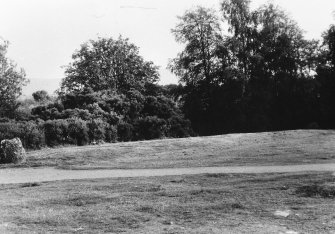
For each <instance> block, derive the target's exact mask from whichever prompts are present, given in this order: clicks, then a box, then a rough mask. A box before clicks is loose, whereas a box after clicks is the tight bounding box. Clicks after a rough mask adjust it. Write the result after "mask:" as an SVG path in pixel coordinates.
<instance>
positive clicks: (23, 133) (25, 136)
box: [0, 121, 45, 149]
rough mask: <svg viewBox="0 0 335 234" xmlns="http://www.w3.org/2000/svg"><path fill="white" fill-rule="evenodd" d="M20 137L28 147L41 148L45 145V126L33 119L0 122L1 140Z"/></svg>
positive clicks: (24, 145) (25, 146)
mask: <svg viewBox="0 0 335 234" xmlns="http://www.w3.org/2000/svg"><path fill="white" fill-rule="evenodd" d="M15 137H18V138H20V140H21V141H22V145H23V147H24V148H27V149H40V148H41V147H43V146H44V145H45V137H44V131H43V127H42V126H40V125H38V124H37V123H35V122H33V121H29V122H7V123H0V141H2V140H4V139H13V138H15Z"/></svg>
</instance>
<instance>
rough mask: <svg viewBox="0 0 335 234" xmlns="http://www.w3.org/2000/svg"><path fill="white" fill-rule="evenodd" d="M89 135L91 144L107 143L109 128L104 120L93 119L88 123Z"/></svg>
mask: <svg viewBox="0 0 335 234" xmlns="http://www.w3.org/2000/svg"><path fill="white" fill-rule="evenodd" d="M87 127H88V135H89V138H90V141H91V142H100V141H105V138H106V137H105V133H106V129H107V128H108V127H109V126H108V124H107V123H106V122H104V121H103V120H102V119H92V120H90V121H88V122H87Z"/></svg>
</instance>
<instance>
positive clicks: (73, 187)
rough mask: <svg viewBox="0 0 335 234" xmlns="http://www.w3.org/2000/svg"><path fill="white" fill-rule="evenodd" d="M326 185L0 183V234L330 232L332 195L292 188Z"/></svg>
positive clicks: (310, 179)
mask: <svg viewBox="0 0 335 234" xmlns="http://www.w3.org/2000/svg"><path fill="white" fill-rule="evenodd" d="M334 182H335V178H334V176H332V175H331V174H330V173H319V174H316V173H314V174H300V175H298V174H268V175H232V174H231V175H196V176H170V177H159V178H132V179H127V178H124V179H104V180H86V181H67V182H65V181H63V182H48V183H42V184H24V185H0V210H1V212H0V221H1V222H0V233H125V232H126V233H286V232H287V231H288V230H291V231H296V232H299V233H331V230H334V229H335V215H334V209H335V202H334V197H322V196H320V194H318V193H316V194H315V196H306V195H304V194H300V193H297V191H298V189H299V188H300V187H301V186H303V185H313V184H319V185H322V186H323V185H324V184H328V185H330V186H334ZM332 188H333V192H335V187H332ZM277 210H290V215H289V216H288V217H280V216H276V215H275V214H274V213H275V212H276V211H277Z"/></svg>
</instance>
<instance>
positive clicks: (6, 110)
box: [0, 41, 28, 117]
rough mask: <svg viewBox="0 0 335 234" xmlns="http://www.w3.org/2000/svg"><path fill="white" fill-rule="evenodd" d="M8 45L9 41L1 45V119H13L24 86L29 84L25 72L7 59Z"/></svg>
mask: <svg viewBox="0 0 335 234" xmlns="http://www.w3.org/2000/svg"><path fill="white" fill-rule="evenodd" d="M8 44H9V43H8V42H7V41H5V42H3V43H1V44H0V117H2V116H9V117H13V113H14V111H15V109H16V108H17V107H18V103H17V98H18V97H19V96H20V95H21V92H22V86H24V85H26V84H27V82H28V80H27V79H26V74H25V72H24V70H23V69H22V68H21V69H18V68H17V65H16V64H15V63H14V62H13V61H11V60H10V59H8V58H7V57H6V53H7V48H8Z"/></svg>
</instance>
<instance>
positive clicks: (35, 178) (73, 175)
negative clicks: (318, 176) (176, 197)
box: [0, 164, 335, 184]
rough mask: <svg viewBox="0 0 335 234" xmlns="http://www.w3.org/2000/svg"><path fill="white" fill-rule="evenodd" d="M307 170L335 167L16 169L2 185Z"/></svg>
mask: <svg viewBox="0 0 335 234" xmlns="http://www.w3.org/2000/svg"><path fill="white" fill-rule="evenodd" d="M306 171H329V172H335V164H308V165H288V166H245V167H199V168H168V169H133V170H123V169H120V170H59V169H55V168H36V169H33V168H25V169H20V168H15V169H2V170H0V184H18V183H32V182H46V181H57V180H79V179H100V178H120V177H150V176H170V175H194V174H220V173H221V174H222V173H224V174H229V173H243V174H253V173H257V174H259V173H285V172H306Z"/></svg>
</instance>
